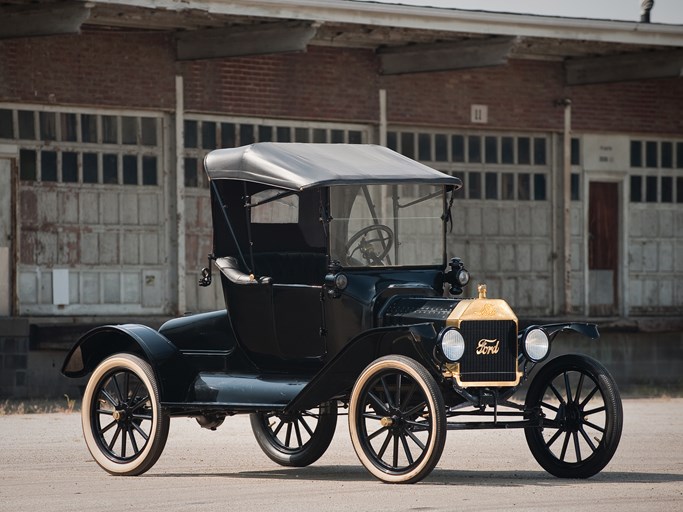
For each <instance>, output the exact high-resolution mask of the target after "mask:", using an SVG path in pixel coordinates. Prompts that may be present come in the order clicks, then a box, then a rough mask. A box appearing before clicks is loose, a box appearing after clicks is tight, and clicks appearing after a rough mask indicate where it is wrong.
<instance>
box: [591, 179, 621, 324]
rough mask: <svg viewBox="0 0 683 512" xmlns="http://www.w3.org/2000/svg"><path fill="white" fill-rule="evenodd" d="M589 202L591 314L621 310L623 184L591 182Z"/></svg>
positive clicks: (611, 313) (610, 313)
mask: <svg viewBox="0 0 683 512" xmlns="http://www.w3.org/2000/svg"><path fill="white" fill-rule="evenodd" d="M589 196H590V197H589V204H588V273H589V279H588V282H589V290H588V303H589V306H590V314H591V315H600V316H606V315H614V314H617V313H618V309H619V304H618V284H617V282H618V268H619V225H620V223H619V184H618V183H607V182H591V183H590V189H589Z"/></svg>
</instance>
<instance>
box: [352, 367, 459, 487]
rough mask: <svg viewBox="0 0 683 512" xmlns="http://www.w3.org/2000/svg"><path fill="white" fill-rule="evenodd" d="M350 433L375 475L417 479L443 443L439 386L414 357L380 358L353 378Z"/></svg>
mask: <svg viewBox="0 0 683 512" xmlns="http://www.w3.org/2000/svg"><path fill="white" fill-rule="evenodd" d="M349 431H350V434H351V442H352V443H353V448H354V449H355V450H356V454H357V455H358V458H359V459H360V461H361V463H362V464H363V466H365V468H366V469H367V470H368V471H369V472H370V473H372V474H373V475H374V476H375V477H377V478H379V479H380V480H382V481H384V482H388V483H414V482H418V481H420V480H422V479H423V478H424V477H426V476H427V475H429V473H431V471H432V470H433V469H434V467H435V466H436V464H437V463H438V461H439V459H440V457H441V453H442V452H443V447H444V443H445V441H446V413H445V407H444V402H443V397H442V395H441V390H440V389H439V387H438V385H437V384H436V381H435V380H434V378H433V377H432V376H431V375H430V373H429V372H428V371H427V370H426V369H425V368H424V367H423V366H422V365H420V364H419V363H417V362H416V361H415V360H413V359H410V358H408V357H403V356H386V357H381V358H379V359H377V360H375V361H374V362H372V363H371V364H370V365H368V367H367V368H365V370H363V372H362V373H361V375H360V377H358V380H356V383H355V385H354V387H353V391H352V393H351V402H350V404H349Z"/></svg>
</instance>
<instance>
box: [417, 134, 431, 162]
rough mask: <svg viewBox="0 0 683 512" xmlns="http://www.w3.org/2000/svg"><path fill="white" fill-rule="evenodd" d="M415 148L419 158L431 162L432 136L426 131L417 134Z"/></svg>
mask: <svg viewBox="0 0 683 512" xmlns="http://www.w3.org/2000/svg"><path fill="white" fill-rule="evenodd" d="M417 149H418V154H419V159H420V160H425V161H428V162H431V161H432V160H433V158H432V137H431V135H429V134H428V133H420V134H418V136H417Z"/></svg>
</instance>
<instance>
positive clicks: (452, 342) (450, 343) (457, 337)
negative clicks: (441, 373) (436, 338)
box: [441, 328, 465, 363]
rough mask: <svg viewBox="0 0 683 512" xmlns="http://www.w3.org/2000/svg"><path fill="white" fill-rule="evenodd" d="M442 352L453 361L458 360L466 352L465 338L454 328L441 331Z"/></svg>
mask: <svg viewBox="0 0 683 512" xmlns="http://www.w3.org/2000/svg"><path fill="white" fill-rule="evenodd" d="M441 352H442V353H443V355H444V357H445V358H446V359H448V361H450V362H451V363H455V362H456V361H458V360H459V359H460V358H461V357H462V355H463V354H464V352H465V338H463V337H462V334H460V331H458V330H457V329H454V328H450V329H446V330H444V331H442V333H441Z"/></svg>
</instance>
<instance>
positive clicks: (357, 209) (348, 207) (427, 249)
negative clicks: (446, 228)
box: [330, 185, 444, 267]
mask: <svg viewBox="0 0 683 512" xmlns="http://www.w3.org/2000/svg"><path fill="white" fill-rule="evenodd" d="M443 194H444V187H443V186H441V185H362V186H358V185H355V186H335V187H330V208H331V211H330V215H331V216H332V221H331V222H330V244H331V247H330V255H331V259H332V260H337V261H339V262H341V264H342V265H343V266H345V267H370V266H372V267H378V266H380V267H382V266H384V267H386V266H396V265H401V266H411V265H441V264H442V263H443V243H444V240H443V221H442V215H443V213H444V196H443Z"/></svg>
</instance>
